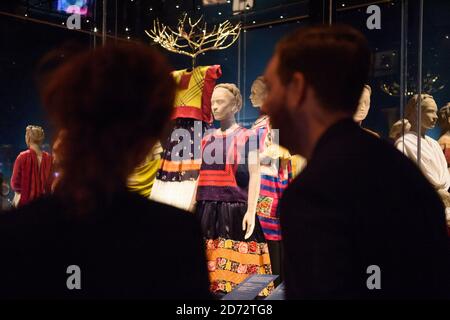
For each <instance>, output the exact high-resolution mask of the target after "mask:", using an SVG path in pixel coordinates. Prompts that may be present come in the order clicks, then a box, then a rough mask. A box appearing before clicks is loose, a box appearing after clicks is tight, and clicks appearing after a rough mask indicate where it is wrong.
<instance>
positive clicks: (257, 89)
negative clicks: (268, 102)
mask: <svg viewBox="0 0 450 320" xmlns="http://www.w3.org/2000/svg"><path fill="white" fill-rule="evenodd" d="M266 96H267V88H266V83H265V82H264V77H263V76H259V77H258V78H256V80H255V81H253V84H252V89H251V94H250V97H249V98H250V101H251V102H252V105H253V106H254V107H255V108H261V106H262V105H263V103H264V100H265V99H266Z"/></svg>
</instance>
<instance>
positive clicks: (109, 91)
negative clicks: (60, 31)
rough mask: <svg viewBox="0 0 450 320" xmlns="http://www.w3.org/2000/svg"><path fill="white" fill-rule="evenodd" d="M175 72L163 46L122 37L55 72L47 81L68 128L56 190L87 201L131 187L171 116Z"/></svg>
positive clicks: (52, 107)
mask: <svg viewBox="0 0 450 320" xmlns="http://www.w3.org/2000/svg"><path fill="white" fill-rule="evenodd" d="M171 71H172V70H171V68H170V66H169V64H168V62H167V60H166V59H165V58H164V56H162V55H161V54H160V53H158V52H157V51H156V50H154V49H151V48H150V47H147V46H144V45H139V44H129V43H119V44H115V45H107V46H105V47H101V48H98V49H95V50H89V51H85V52H82V53H79V54H77V55H76V56H74V57H72V58H71V59H70V61H68V62H66V63H64V64H63V65H62V66H61V67H59V68H57V69H56V70H55V71H54V72H52V74H51V76H49V77H48V79H47V83H46V84H44V85H41V86H40V88H41V96H42V102H43V105H44V107H45V109H46V110H47V112H48V115H49V117H50V120H51V121H52V123H53V124H54V126H55V127H56V128H55V129H56V130H57V131H58V132H61V131H62V132H64V134H63V135H62V136H63V138H62V140H61V144H60V146H59V147H58V151H59V154H58V157H59V166H60V168H61V179H60V181H59V183H58V186H57V187H56V192H58V193H60V194H61V195H63V196H65V197H69V198H71V199H73V200H75V201H76V202H77V203H78V204H80V205H82V206H83V207H85V208H86V207H89V204H91V205H95V202H98V199H97V200H96V199H95V198H94V197H98V196H99V195H101V196H105V197H106V198H108V197H111V196H112V194H113V193H114V192H116V191H118V190H122V189H124V188H125V185H126V179H127V177H128V175H129V174H130V172H131V171H132V170H133V168H135V167H136V165H138V164H139V163H140V162H141V161H142V160H143V159H144V158H145V156H146V153H147V152H148V150H149V148H151V146H152V145H153V144H154V143H155V142H156V141H157V140H158V139H159V138H160V136H161V134H162V133H163V130H164V129H165V128H166V126H167V124H168V122H169V119H170V115H171V112H172V110H173V108H172V107H173V99H174V92H175V84H174V80H173V78H172V76H171V74H170V72H171ZM91 195H92V196H91ZM103 200H106V199H103ZM103 200H102V202H103Z"/></svg>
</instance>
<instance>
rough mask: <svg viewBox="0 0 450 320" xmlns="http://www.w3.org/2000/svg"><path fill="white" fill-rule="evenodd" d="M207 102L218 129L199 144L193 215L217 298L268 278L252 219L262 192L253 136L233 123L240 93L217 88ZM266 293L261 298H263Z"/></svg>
mask: <svg viewBox="0 0 450 320" xmlns="http://www.w3.org/2000/svg"><path fill="white" fill-rule="evenodd" d="M211 103H212V112H213V115H214V118H215V119H216V120H218V121H220V129H212V130H208V133H207V134H206V135H205V136H204V138H203V140H202V154H203V161H202V165H201V169H200V175H199V180H198V187H197V194H196V199H197V208H196V216H197V217H198V219H199V220H200V223H201V226H202V231H203V234H204V237H205V238H206V239H205V241H206V257H207V260H208V270H209V275H210V281H211V291H212V292H213V293H217V294H221V293H227V292H230V291H231V290H232V289H233V288H234V287H235V286H236V285H237V284H239V283H240V282H241V281H243V280H244V279H245V278H246V277H247V276H248V275H249V274H254V273H263V274H264V273H268V274H270V273H271V267H270V258H269V254H268V247H267V244H266V242H265V239H264V234H263V232H262V229H261V226H260V224H259V221H258V220H257V219H256V205H257V200H258V195H259V188H260V172H259V155H258V150H257V145H256V137H254V136H253V137H252V134H251V133H252V131H251V130H247V129H245V128H243V127H241V126H239V125H238V124H237V123H236V119H235V113H236V112H238V111H239V110H240V109H241V107H242V97H241V94H240V92H239V89H238V88H237V87H236V86H235V85H234V84H219V85H217V86H216V87H215V89H214V91H213V94H212V99H211ZM251 139H253V143H252V141H251ZM252 145H253V146H252ZM236 150H237V151H236ZM242 157H244V158H242ZM230 159H232V160H233V161H231V160H230ZM235 159H236V160H238V159H245V162H239V161H236V160H235ZM268 290H269V289H264V291H263V292H262V294H263V295H267V294H268V293H269V292H268Z"/></svg>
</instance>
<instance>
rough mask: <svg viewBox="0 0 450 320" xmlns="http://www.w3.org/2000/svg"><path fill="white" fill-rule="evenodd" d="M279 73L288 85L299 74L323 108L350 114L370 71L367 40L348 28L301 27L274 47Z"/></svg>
mask: <svg viewBox="0 0 450 320" xmlns="http://www.w3.org/2000/svg"><path fill="white" fill-rule="evenodd" d="M276 53H277V54H278V57H279V60H278V61H279V64H278V73H279V76H280V78H281V81H282V82H283V83H284V84H287V83H288V82H289V81H290V80H291V77H292V75H293V74H294V72H301V73H302V74H303V75H304V77H305V80H306V84H307V85H310V86H311V87H312V88H314V91H315V92H316V94H317V98H318V99H319V101H320V102H321V104H322V106H323V107H324V108H327V109H328V110H335V111H345V112H348V113H349V114H353V113H354V112H355V111H356V107H357V105H358V100H359V98H360V96H361V92H362V90H363V87H364V84H365V83H367V79H368V75H369V68H370V59H371V54H370V49H369V46H368V43H367V40H366V38H365V37H364V36H363V35H362V34H361V33H360V32H359V31H357V30H355V29H353V28H351V27H348V26H325V25H323V26H315V27H306V28H300V29H298V30H297V31H295V32H294V33H292V34H290V35H288V36H287V37H285V38H284V39H282V40H281V41H280V42H279V43H278V45H277V48H276Z"/></svg>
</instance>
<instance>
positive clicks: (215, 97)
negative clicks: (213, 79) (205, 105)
mask: <svg viewBox="0 0 450 320" xmlns="http://www.w3.org/2000/svg"><path fill="white" fill-rule="evenodd" d="M211 108H212V112H213V116H214V119H215V120H218V121H221V120H225V119H228V118H230V117H234V114H235V113H236V111H237V110H236V109H237V108H236V101H235V99H234V96H233V94H232V93H231V92H230V91H229V90H227V89H225V88H220V87H219V88H216V89H214V91H213V94H212V97H211Z"/></svg>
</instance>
